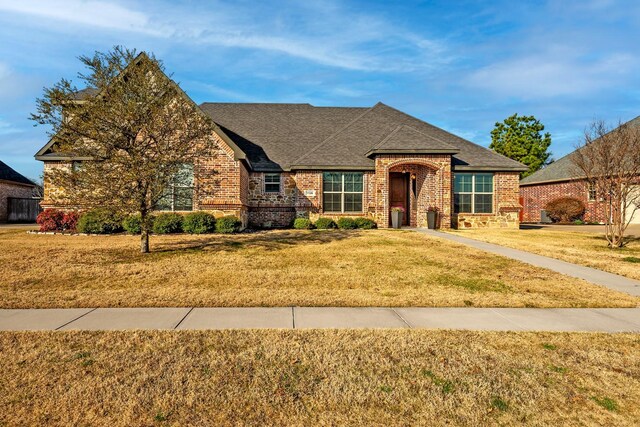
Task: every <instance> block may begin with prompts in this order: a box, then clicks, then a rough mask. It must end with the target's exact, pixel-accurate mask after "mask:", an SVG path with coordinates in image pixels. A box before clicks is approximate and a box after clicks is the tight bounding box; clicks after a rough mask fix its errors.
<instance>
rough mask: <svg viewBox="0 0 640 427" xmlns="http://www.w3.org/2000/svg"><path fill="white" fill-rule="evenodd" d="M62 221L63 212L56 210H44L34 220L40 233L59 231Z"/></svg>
mask: <svg viewBox="0 0 640 427" xmlns="http://www.w3.org/2000/svg"><path fill="white" fill-rule="evenodd" d="M63 221H64V212H62V211H60V210H58V209H45V210H43V211H42V212H40V213H39V214H38V217H37V218H36V223H38V225H39V226H40V231H61V230H62V223H63Z"/></svg>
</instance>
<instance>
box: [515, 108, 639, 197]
mask: <svg viewBox="0 0 640 427" xmlns="http://www.w3.org/2000/svg"><path fill="white" fill-rule="evenodd" d="M625 125H631V126H640V116H638V117H636V118H635V119H633V120H629V121H628V122H627V123H625ZM594 143H597V141H594ZM574 153H575V151H573V152H571V153H569V154H567V155H566V156H564V157H562V158H560V159H558V160H556V161H554V162H553V163H551V164H549V165H547V166H545V167H544V168H542V169H540V170H539V171H537V172H535V173H532V174H531V175H529V176H527V177H525V178H522V179H521V180H520V185H533V184H542V183H545V182H558V181H570V180H572V179H578V178H580V173H579V172H578V170H577V168H576V166H575V163H574V162H573V156H574Z"/></svg>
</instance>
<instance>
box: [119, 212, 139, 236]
mask: <svg viewBox="0 0 640 427" xmlns="http://www.w3.org/2000/svg"><path fill="white" fill-rule="evenodd" d="M122 228H124V231H126V232H127V233H129V234H140V233H141V232H142V218H141V217H140V214H133V215H129V216H128V217H126V218H125V219H124V220H123V221H122Z"/></svg>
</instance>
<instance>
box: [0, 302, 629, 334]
mask: <svg viewBox="0 0 640 427" xmlns="http://www.w3.org/2000/svg"><path fill="white" fill-rule="evenodd" d="M264 328H282V329H307V328H429V329H467V330H484V331H601V332H640V308H598V309H589V308H549V309H546V308H418V307H409V308H379V307H363V308H348V307H337V308H336V307H272V308H267V307H248V308H188V307H187V308H97V309H95V308H94V309H91V308H84V309H83V308H69V309H15V310H9V309H0V330H12V331H25V330H65V331H66V330H133V329H180V330H187V329H264Z"/></svg>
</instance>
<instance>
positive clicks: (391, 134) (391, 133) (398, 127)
mask: <svg viewBox="0 0 640 427" xmlns="http://www.w3.org/2000/svg"><path fill="white" fill-rule="evenodd" d="M402 126H404V125H398V126H397V127H396V128H395V129H394V130H392V131H391V132H390V133H389V135H387V136H385V137H384V138H382V140H381V141H380V142H378V143H377V144H376V145H374V146H373V147H371V150H374V149H376V148H378V147H380V146H381V145H382V144H384V143H385V142H387V141H388V140H389V139H391V137H392V136H393V135H395V134H396V133H398V132H399V131H400V129H401V128H402Z"/></svg>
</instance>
